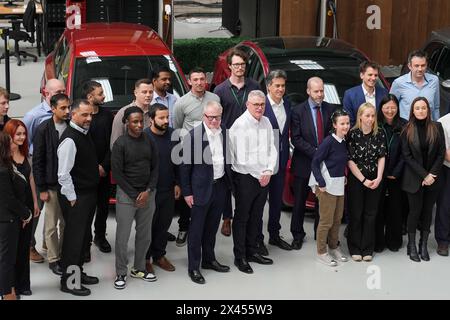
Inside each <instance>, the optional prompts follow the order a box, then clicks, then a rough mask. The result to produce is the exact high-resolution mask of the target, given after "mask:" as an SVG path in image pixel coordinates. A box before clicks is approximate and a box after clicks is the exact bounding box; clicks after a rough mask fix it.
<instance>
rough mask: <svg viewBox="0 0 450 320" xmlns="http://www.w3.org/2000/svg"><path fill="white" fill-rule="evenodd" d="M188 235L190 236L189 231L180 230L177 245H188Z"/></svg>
mask: <svg viewBox="0 0 450 320" xmlns="http://www.w3.org/2000/svg"><path fill="white" fill-rule="evenodd" d="M187 236H188V232H187V231H180V232H178V237H177V239H176V241H175V245H176V246H177V247H183V246H184V245H186V240H187Z"/></svg>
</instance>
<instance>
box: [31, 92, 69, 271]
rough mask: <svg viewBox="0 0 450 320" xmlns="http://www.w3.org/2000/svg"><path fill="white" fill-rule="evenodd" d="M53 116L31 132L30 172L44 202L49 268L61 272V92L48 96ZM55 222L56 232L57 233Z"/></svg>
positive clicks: (65, 111) (64, 118)
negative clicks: (59, 150) (31, 170)
mask: <svg viewBox="0 0 450 320" xmlns="http://www.w3.org/2000/svg"><path fill="white" fill-rule="evenodd" d="M50 107H51V109H52V112H53V117H51V118H50V119H48V120H45V121H44V122H42V123H41V125H40V126H39V127H38V128H37V130H36V134H35V136H34V141H33V142H34V143H33V144H34V152H33V175H34V181H35V183H36V187H37V188H38V192H39V198H40V199H41V201H43V202H44V203H45V220H44V236H45V243H46V244H47V248H48V251H47V259H48V263H49V267H50V269H51V270H52V271H53V273H55V274H57V275H62V270H61V266H60V258H61V246H62V241H63V234H64V219H63V216H62V211H61V207H60V205H59V202H58V192H57V190H58V156H57V154H56V151H57V148H58V143H59V138H60V137H61V135H62V134H63V132H64V130H66V128H67V123H68V119H69V113H70V100H69V97H68V96H67V95H65V94H64V93H58V94H56V95H54V96H53V97H52V98H51V99H50ZM58 223H59V234H58Z"/></svg>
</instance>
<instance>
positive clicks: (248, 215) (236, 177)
mask: <svg viewBox="0 0 450 320" xmlns="http://www.w3.org/2000/svg"><path fill="white" fill-rule="evenodd" d="M233 183H234V185H235V190H236V194H235V201H236V212H235V215H234V218H233V228H232V230H233V244H234V248H233V252H234V256H235V258H236V259H243V258H246V256H250V255H252V254H254V253H256V252H257V248H256V240H257V237H258V234H259V229H258V226H259V225H260V224H261V220H262V216H263V210H264V205H265V204H266V200H267V193H268V192H269V187H268V186H266V187H264V188H262V187H261V185H260V184H259V181H258V180H257V179H255V178H254V177H252V176H251V175H249V174H240V173H236V172H234V173H233Z"/></svg>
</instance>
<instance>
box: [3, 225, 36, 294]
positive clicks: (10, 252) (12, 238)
mask: <svg viewBox="0 0 450 320" xmlns="http://www.w3.org/2000/svg"><path fill="white" fill-rule="evenodd" d="M18 242H19V221H13V222H0V295H1V296H4V295H7V294H10V293H11V288H12V287H14V286H15V265H16V257H17V244H18ZM29 250H30V248H28V252H29Z"/></svg>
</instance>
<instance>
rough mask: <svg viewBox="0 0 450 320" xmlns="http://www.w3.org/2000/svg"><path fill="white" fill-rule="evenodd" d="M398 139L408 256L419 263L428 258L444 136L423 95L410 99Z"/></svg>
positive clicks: (443, 155)
mask: <svg viewBox="0 0 450 320" xmlns="http://www.w3.org/2000/svg"><path fill="white" fill-rule="evenodd" d="M401 139H402V154H403V158H404V159H405V168H404V172H403V180H402V189H403V190H405V191H406V194H407V196H408V203H409V215H408V255H409V258H410V259H411V260H413V261H416V262H420V259H421V258H422V260H425V261H429V260H430V256H429V254H428V247H427V242H428V236H429V234H430V226H431V219H432V209H433V206H434V204H435V202H436V200H437V197H438V194H439V186H440V185H441V181H442V177H441V169H442V165H443V163H444V158H445V138H444V130H443V128H442V125H441V124H440V123H439V122H434V121H432V120H431V110H430V104H429V103H428V100H427V99H426V98H424V97H418V98H416V99H414V101H413V102H412V104H411V111H410V113H409V122H408V124H407V125H406V127H405V130H404V131H403V133H402V138H401ZM418 225H420V241H419V254H418V253H417V247H416V229H417V226H418ZM419 255H420V257H419Z"/></svg>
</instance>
